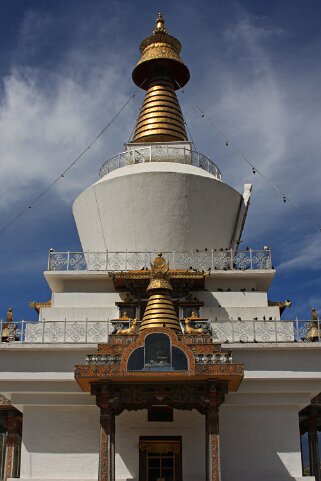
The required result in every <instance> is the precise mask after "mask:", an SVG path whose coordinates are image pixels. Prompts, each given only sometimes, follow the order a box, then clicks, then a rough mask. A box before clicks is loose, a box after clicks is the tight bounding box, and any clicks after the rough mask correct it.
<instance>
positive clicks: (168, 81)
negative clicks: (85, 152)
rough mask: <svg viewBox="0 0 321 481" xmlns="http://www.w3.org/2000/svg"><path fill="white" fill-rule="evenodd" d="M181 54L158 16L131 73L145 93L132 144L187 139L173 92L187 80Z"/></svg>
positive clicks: (174, 40)
mask: <svg viewBox="0 0 321 481" xmlns="http://www.w3.org/2000/svg"><path fill="white" fill-rule="evenodd" d="M180 51H181V44H180V42H179V41H178V40H177V39H176V38H175V37H172V36H171V35H169V34H168V33H167V31H166V29H165V26H164V19H163V16H162V15H161V14H159V15H158V17H157V20H156V27H155V30H154V31H153V34H152V35H150V36H149V37H147V38H145V39H144V40H143V41H142V43H141V44H140V52H141V54H142V56H141V58H140V60H139V61H138V63H137V65H136V67H135V68H134V71H133V80H134V82H135V84H136V85H138V86H139V87H141V88H142V89H144V90H147V93H146V96H145V99H144V102H143V105H142V108H141V111H140V114H139V117H138V119H137V122H136V129H135V133H134V138H133V142H134V143H137V142H172V141H174V142H176V141H186V140H187V135H186V130H185V125H184V119H183V115H182V111H181V108H180V106H179V103H178V100H177V97H176V93H175V90H177V89H179V88H181V87H183V86H184V85H186V83H187V82H188V80H189V70H188V68H187V67H186V65H185V64H184V62H183V60H182V59H181V58H180V56H179V54H180Z"/></svg>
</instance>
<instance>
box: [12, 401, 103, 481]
mask: <svg viewBox="0 0 321 481" xmlns="http://www.w3.org/2000/svg"><path fill="white" fill-rule="evenodd" d="M98 459H99V410H98V408H97V407H96V406H83V407H79V406H72V407H67V406H28V407H25V409H24V418H23V433H22V449H21V474H20V477H21V479H37V480H49V479H60V480H67V479H77V480H97V476H98Z"/></svg>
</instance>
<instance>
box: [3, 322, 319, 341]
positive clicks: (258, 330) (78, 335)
mask: <svg viewBox="0 0 321 481" xmlns="http://www.w3.org/2000/svg"><path fill="white" fill-rule="evenodd" d="M205 322H207V324H208V327H209V332H211V333H212V338H213V339H214V340H218V341H220V342H221V343H248V342H258V343H267V342H268V343H269V342H271V343H284V342H290V343H292V342H293V343H294V342H300V343H303V342H320V341H321V321H320V320H319V321H310V320H308V321H307V320H298V319H296V320H294V321H280V320H274V321H265V320H244V321H243V320H242V321H239V320H221V321H217V320H215V321H214V320H210V319H209V320H208V321H205ZM203 324H204V321H202V325H203ZM182 327H183V328H184V326H182ZM0 332H1V333H2V336H1V343H2V344H17V343H23V344H46V343H49V344H81V343H85V344H97V343H104V342H108V336H109V335H110V334H112V333H113V332H114V326H113V324H112V322H111V321H110V320H109V319H107V320H105V321H92V320H83V321H71V320H67V319H65V320H63V321H48V320H44V321H39V322H30V321H20V322H12V323H7V322H6V321H2V320H1V321H0Z"/></svg>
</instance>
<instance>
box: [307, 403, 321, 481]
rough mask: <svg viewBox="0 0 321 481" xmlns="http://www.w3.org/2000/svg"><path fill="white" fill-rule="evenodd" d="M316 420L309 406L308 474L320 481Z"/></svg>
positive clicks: (312, 409) (315, 414) (315, 415)
mask: <svg viewBox="0 0 321 481" xmlns="http://www.w3.org/2000/svg"><path fill="white" fill-rule="evenodd" d="M317 419H318V418H317V413H315V412H314V408H313V406H311V407H310V416H309V426H308V438H309V453H310V474H311V476H315V479H316V481H321V475H320V457H319V443H318V426H317Z"/></svg>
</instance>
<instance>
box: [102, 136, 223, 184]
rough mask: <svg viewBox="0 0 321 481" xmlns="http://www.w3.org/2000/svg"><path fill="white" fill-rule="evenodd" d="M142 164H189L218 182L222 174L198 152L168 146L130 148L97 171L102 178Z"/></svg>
mask: <svg viewBox="0 0 321 481" xmlns="http://www.w3.org/2000/svg"><path fill="white" fill-rule="evenodd" d="M144 162H174V163H179V164H190V165H194V166H195V167H199V168H200V169H203V170H206V171H207V172H209V173H210V174H212V175H214V177H215V178H216V179H218V180H221V178H222V174H221V172H220V169H219V168H218V167H217V165H216V164H215V163H214V162H213V161H212V160H210V159H209V158H208V157H206V156H205V155H203V154H201V153H200V152H195V151H194V150H191V149H189V148H188V147H183V146H173V145H169V144H158V145H146V146H144V147H137V148H133V147H130V148H129V149H128V150H127V151H126V152H121V153H120V154H117V155H115V156H114V157H111V158H110V159H108V160H107V161H106V162H105V163H104V164H103V166H102V167H101V169H100V171H99V177H100V178H102V177H104V176H105V175H107V174H109V173H110V172H112V171H113V170H116V169H119V168H121V167H125V166H126V165H132V164H140V163H144Z"/></svg>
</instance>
